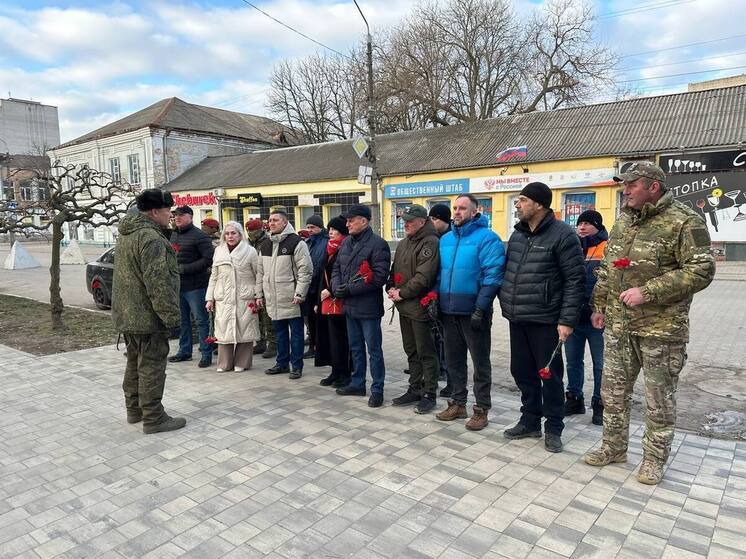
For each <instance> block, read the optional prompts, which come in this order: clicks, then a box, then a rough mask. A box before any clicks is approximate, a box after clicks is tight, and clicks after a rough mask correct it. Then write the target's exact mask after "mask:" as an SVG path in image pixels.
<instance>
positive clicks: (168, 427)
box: [142, 414, 186, 435]
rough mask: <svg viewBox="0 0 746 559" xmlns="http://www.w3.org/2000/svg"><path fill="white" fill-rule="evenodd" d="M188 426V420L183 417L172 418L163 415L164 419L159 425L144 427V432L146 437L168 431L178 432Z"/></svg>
mask: <svg viewBox="0 0 746 559" xmlns="http://www.w3.org/2000/svg"><path fill="white" fill-rule="evenodd" d="M184 425H186V419H184V418H183V417H170V416H168V415H166V414H163V419H162V420H161V421H159V422H158V423H154V424H153V423H151V424H147V425H143V426H142V432H143V433H145V434H146V435H152V434H153V433H165V432H166V431H176V430H177V429H181V428H182V427H184Z"/></svg>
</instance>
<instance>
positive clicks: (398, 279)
mask: <svg viewBox="0 0 746 559" xmlns="http://www.w3.org/2000/svg"><path fill="white" fill-rule="evenodd" d="M402 281H403V278H402V277H401V274H400V273H399V272H397V273H395V274H394V285H399V284H401V282H402Z"/></svg>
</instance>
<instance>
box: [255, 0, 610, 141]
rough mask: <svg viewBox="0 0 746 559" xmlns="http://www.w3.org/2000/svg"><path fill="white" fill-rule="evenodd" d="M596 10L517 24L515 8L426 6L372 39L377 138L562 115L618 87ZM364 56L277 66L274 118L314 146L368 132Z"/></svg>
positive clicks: (571, 5)
mask: <svg viewBox="0 0 746 559" xmlns="http://www.w3.org/2000/svg"><path fill="white" fill-rule="evenodd" d="M594 24H595V20H594V16H593V11H592V9H591V7H590V6H588V5H586V4H582V3H579V2H578V1H577V0H551V1H550V2H549V3H547V4H545V5H543V6H542V7H541V8H538V11H537V12H535V13H534V14H533V15H531V16H530V17H521V16H518V15H517V14H516V12H515V11H514V10H513V9H512V4H511V2H510V0H446V1H436V0H426V1H425V2H423V3H420V4H418V5H416V6H415V7H414V8H413V11H412V14H411V15H410V17H408V18H407V19H406V20H404V22H403V23H402V24H401V25H399V26H397V27H395V28H394V29H392V30H391V31H389V32H388V33H386V34H385V35H381V36H378V37H376V38H375V43H376V45H375V49H374V73H375V83H376V91H375V97H376V98H375V100H374V103H375V107H376V120H377V126H378V129H379V131H380V132H395V131H401V130H411V129H418V128H426V127H430V126H446V125H449V124H455V123H460V122H472V121H476V120H483V119H488V118H494V117H497V116H501V115H506V114H514V113H526V112H532V111H536V110H549V109H556V108H560V107H563V106H570V105H574V104H579V103H582V102H585V101H588V100H589V99H591V98H592V97H593V96H594V95H595V94H596V93H597V92H598V91H600V90H601V91H602V90H603V89H604V88H607V89H609V90H612V89H613V81H612V73H613V71H614V67H615V64H616V60H615V58H614V55H613V53H612V52H611V51H610V50H609V49H608V48H606V47H605V46H603V45H601V44H599V43H598V42H597V41H596V39H595V38H594V35H593V32H594ZM363 61H364V58H363V57H361V56H359V55H355V54H353V55H351V56H350V57H347V58H345V57H338V56H325V55H320V54H315V55H313V56H311V57H307V58H304V59H300V60H297V61H295V62H283V63H281V64H280V65H279V66H277V67H276V68H275V71H274V74H273V79H272V83H271V86H270V94H269V103H268V104H269V108H270V110H271V111H272V113H273V116H275V118H277V119H278V120H281V121H282V122H284V123H286V124H287V125H289V126H292V127H298V128H300V129H302V130H303V131H304V132H305V135H306V137H307V139H308V141H312V142H321V141H328V140H332V139H342V138H350V137H351V136H352V135H354V133H355V132H358V131H360V132H365V131H366V130H365V121H364V119H362V118H361V116H362V113H361V110H360V108H361V107H364V100H365V97H366V96H365V89H364V87H365V83H364V80H363V76H364V74H363V72H364V68H365V65H364V63H363Z"/></svg>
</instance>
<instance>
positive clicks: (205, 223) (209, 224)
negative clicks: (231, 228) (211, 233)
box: [202, 217, 220, 229]
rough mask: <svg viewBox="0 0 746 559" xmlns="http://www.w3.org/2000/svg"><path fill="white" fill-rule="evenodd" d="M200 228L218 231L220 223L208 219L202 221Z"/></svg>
mask: <svg viewBox="0 0 746 559" xmlns="http://www.w3.org/2000/svg"><path fill="white" fill-rule="evenodd" d="M202 227H209V228H211V229H220V223H218V220H217V219H213V218H211V217H208V218H207V219H203V220H202Z"/></svg>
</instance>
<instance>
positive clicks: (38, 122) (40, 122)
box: [0, 98, 60, 155]
mask: <svg viewBox="0 0 746 559" xmlns="http://www.w3.org/2000/svg"><path fill="white" fill-rule="evenodd" d="M59 143H60V122H59V118H58V116H57V107H52V106H51V105H42V104H41V103H39V102H38V101H26V100H24V99H12V98H11V99H0V152H2V153H10V154H12V155H44V153H45V152H46V150H48V149H49V148H51V147H52V146H56V145H57V144H59Z"/></svg>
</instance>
